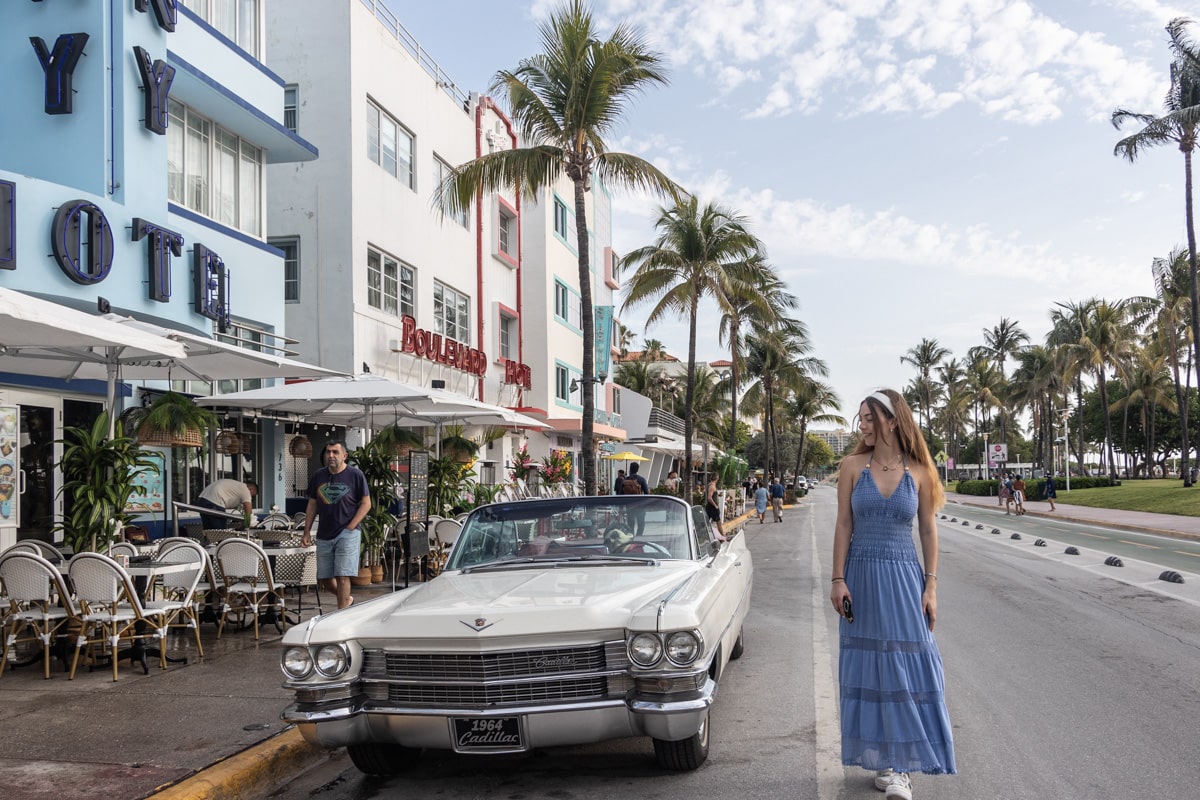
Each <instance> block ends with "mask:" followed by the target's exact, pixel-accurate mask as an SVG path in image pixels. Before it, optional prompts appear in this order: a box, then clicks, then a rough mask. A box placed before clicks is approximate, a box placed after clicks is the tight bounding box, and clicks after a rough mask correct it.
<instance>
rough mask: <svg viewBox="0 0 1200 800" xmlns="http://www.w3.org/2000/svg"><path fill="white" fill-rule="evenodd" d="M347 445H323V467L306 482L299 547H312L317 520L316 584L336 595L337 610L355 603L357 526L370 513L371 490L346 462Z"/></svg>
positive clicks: (358, 537)
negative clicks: (352, 585) (352, 588)
mask: <svg viewBox="0 0 1200 800" xmlns="http://www.w3.org/2000/svg"><path fill="white" fill-rule="evenodd" d="M346 457H347V453H346V443H345V442H330V443H329V444H327V445H326V446H325V466H324V467H322V468H321V469H319V470H317V471H316V472H315V473H313V476H312V478H311V479H309V481H308V506H307V507H306V508H305V509H304V535H303V537H302V538H301V539H300V544H302V545H304V546H305V547H308V546H309V545H310V544H312V539H311V536H310V533H311V531H312V524H313V518H314V517H315V518H316V519H317V581H318V582H319V583H320V584H321V585H322V586H324V587H325V588H326V589H328V590H330V591H332V592H334V594H336V595H337V606H338V608H339V609H342V608H346V607H347V606H349V605H350V604H351V603H353V602H354V598H353V597H351V596H350V578H351V577H352V576H354V575H357V574H358V551H359V542H360V541H361V539H362V530H361V529H360V528H359V526H360V525H361V524H362V521H363V518H364V517H366V516H367V512H368V511H370V510H371V488H370V487H369V486H368V485H367V478H366V476H365V475H363V474H362V471H361V470H359V469H358V467H352V466H350V465H349V464H347V463H346Z"/></svg>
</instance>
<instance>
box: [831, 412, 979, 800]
mask: <svg viewBox="0 0 1200 800" xmlns="http://www.w3.org/2000/svg"><path fill="white" fill-rule="evenodd" d="M858 415H859V423H858V429H859V432H860V433H861V434H862V439H861V441H860V442H859V444H858V447H857V448H856V449H855V451H854V452H853V453H852V454H850V455H848V456H846V457H845V458H843V459H842V466H841V470H840V473H839V477H838V487H837V492H838V506H837V522H836V525H835V527H834V538H833V575H832V588H831V589H830V592H829V600H830V602H831V603H832V604H833V608H834V610H835V611H837V613H838V615H839V616H840V617H841V619H840V620H839V634H840V635H839V641H840V656H839V659H838V681H839V691H840V697H841V723H842V763H843V764H845V765H847V766H859V767H863V768H865V769H868V770H873V771H874V772H875V775H874V780H875V787H876V788H877V789H880V790H882V791H884V792H885V793H886V797H887V798H889V800H912V796H913V791H912V788H913V787H912V780H911V778H910V774H911V773H914V772H924V773H928V774H931V775H940V774H951V775H952V774H954V773H955V772H956V771H957V769H956V767H955V761H954V735H953V729H952V728H951V725H950V716H949V713H948V712H947V710H946V702H945V676H944V673H943V669H942V658H941V654H940V653H939V651H938V646H937V642H936V640H935V639H934V637H933V627H934V623H935V622H936V621H937V612H938V604H937V571H938V534H937V522H936V512H937V510H938V509H939V508H941V507H942V506H943V505H944V504H945V500H946V497H945V493H944V491H943V489H942V483H941V481H940V480H939V478H938V472H937V466H936V465H935V464H934V463H933V459H932V458H931V457H930V455H929V448H928V447H927V446H926V444H925V439H924V438H923V437H922V435H921V431H920V429H919V428H918V427H917V424H916V422H915V421H914V420H913V416H912V410H911V409H910V408H909V406H908V404H907V403H906V402H905V401H904V398H903V396H902V395H901V394H900V393H899V392H896V391H894V390H892V389H882V390H880V391H878V392H873V393H871V394H870V395H869V396H867V398H866V399H864V400H863V401H862V403H861V405H860V406H859V410H858ZM914 519H915V520H916V524H917V532H918V534H919V536H918V538H919V539H920V544H921V557H920V558H918V557H917V551H916V548H915V547H914V546H913V536H912V527H913V521H914ZM922 562H923V563H922Z"/></svg>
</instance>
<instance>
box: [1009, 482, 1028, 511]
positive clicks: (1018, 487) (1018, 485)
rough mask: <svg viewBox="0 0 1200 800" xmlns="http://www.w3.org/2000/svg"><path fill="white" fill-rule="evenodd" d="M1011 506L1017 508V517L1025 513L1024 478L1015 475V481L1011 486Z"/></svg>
mask: <svg viewBox="0 0 1200 800" xmlns="http://www.w3.org/2000/svg"><path fill="white" fill-rule="evenodd" d="M1012 496H1013V504H1014V505H1015V506H1016V507H1017V516H1021V515H1022V514H1024V513H1025V478H1024V476H1023V475H1021V473H1019V472H1018V473H1017V479H1016V480H1014V481H1013V484H1012Z"/></svg>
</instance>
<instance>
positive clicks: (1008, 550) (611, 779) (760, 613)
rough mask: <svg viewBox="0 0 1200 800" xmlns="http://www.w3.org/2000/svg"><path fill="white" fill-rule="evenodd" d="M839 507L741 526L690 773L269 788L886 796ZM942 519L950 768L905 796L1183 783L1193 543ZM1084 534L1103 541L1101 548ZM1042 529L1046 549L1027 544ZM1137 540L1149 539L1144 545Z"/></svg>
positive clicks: (550, 773)
mask: <svg viewBox="0 0 1200 800" xmlns="http://www.w3.org/2000/svg"><path fill="white" fill-rule="evenodd" d="M835 502H836V501H835V493H834V489H833V487H827V486H821V487H818V488H817V489H816V491H814V492H813V493H811V494H810V495H809V497H808V499H807V500H806V501H805V504H804V506H802V507H801V508H798V509H794V510H790V511H789V512H787V514H786V518H785V520H784V522H783V523H782V524H773V523H767V524H766V525H758V524H752V525H749V526H748V527H747V529H746V535H747V536H748V537H749V542H750V546H751V548H752V549H753V551H754V555H755V568H756V577H755V589H754V600H753V608H752V610H751V615H750V617H749V619H748V620H747V630H746V655H745V656H744V657H743V658H742V659H741V660H740V661H737V662H734V663H733V664H732V665H731V669H730V670H729V671H728V672H727V673H726V676H725V678H724V679H723V681H722V685H721V691H720V695H719V697H718V700H717V702H716V704H715V706H714V711H713V717H712V725H713V732H712V736H713V743H712V751H711V755H710V757H709V760H708V762H707V763H706V764H705V765H704V766H703V767H702V768H701V769H700V770H698V771H696V772H694V773H681V774H679V773H664V772H660V771H659V770H658V769H657V768H656V767H655V765H654V759H653V750H652V747H651V745H650V743H649V742H648V741H643V740H636V739H632V740H621V741H618V742H612V743H607V744H603V745H596V746H590V747H583V748H567V749H557V750H549V751H542V752H536V753H531V754H526V755H521V756H500V757H492V758H486V757H477V758H468V757H462V756H456V755H454V754H448V753H430V754H428V755H427V756H426V757H425V758H424V759H423V761H422V763H421V764H420V765H419V766H418V767H417V768H415V769H413V770H412V771H411V772H410V773H409V774H407V775H404V776H402V777H396V778H391V779H387V780H382V779H377V778H366V777H364V776H362V775H360V774H359V773H358V772H357V771H356V770H355V769H354V768H353V766H352V765H351V764H350V763H349V761H348V759H346V758H345V757H344V755H342V754H337V755H335V757H334V758H333V759H332V760H331V761H330V762H328V763H327V764H325V765H323V766H322V767H319V768H317V769H315V770H313V771H310V772H309V773H306V774H305V775H303V776H300V777H298V778H297V779H296V780H294V781H293V782H292V783H291V784H290V785H289V786H287V787H285V788H284V789H282V790H280V791H278V792H276V793H275V794H273V795H272V797H278V798H291V799H298V798H321V799H322V800H343V799H346V800H348V799H350V798H356V799H359V800H363V799H365V798H377V797H392V796H397V797H399V796H424V797H438V798H446V799H447V800H450V799H452V798H476V797H489V798H506V799H507V800H525V799H526V798H544V797H550V798H559V799H560V800H592V798H596V799H597V800H599V798H610V797H613V796H625V797H634V798H656V799H658V798H662V800H670V799H672V798H687V799H688V800H694V798H696V797H753V798H756V799H758V798H789V799H791V798H801V799H804V800H807V799H809V798H811V799H812V800H835V798H836V799H837V800H846V799H849V798H863V799H864V800H865V799H866V798H879V797H881V796H882V795H881V794H880V793H878V792H876V791H875V790H874V789H873V788H872V787H873V784H872V782H871V780H870V775H868V773H866V772H864V771H863V770H859V769H855V768H845V769H843V768H842V766H841V764H840V760H839V758H838V755H839V746H840V742H839V733H838V720H837V688H836V684H835V676H836V659H837V627H836V624H835V621H836V618H835V616H834V614H833V611H832V609H831V608H830V606H829V602H828V599H827V592H828V573H829V554H830V550H831V546H832V544H831V542H832V530H833V519H834V511H835ZM946 513H947V517H948V518H947V519H946V520H940V522H939V526H940V531H941V539H942V556H941V565H940V567H939V570H938V571H939V573H940V579H939V583H940V588H939V619H938V628H937V635H938V641H939V645H940V647H941V650H942V656H943V660H944V662H945V666H946V684H947V697H948V704H949V708H950V715H951V719H952V721H953V723H954V730H955V737H956V750H957V758H958V767H959V774H958V775H956V776H938V777H932V776H924V775H918V776H915V778H914V796H915V797H917V798H922V799H923V798H936V799H938V800H950V798H955V800H962V799H963V798H993V797H1001V798H1005V800H1022V799H1024V798H1028V799H1029V800H1046V798H1056V799H1059V800H1072V799H1073V798H1079V800H1095V798H1097V797H1114V798H1130V799H1131V800H1132V799H1133V798H1183V797H1190V796H1193V795H1194V794H1195V791H1196V780H1195V774H1196V754H1197V753H1200V726H1198V724H1197V723H1198V720H1200V608H1198V606H1200V594H1198V592H1200V575H1197V574H1194V573H1187V574H1185V578H1186V580H1187V583H1185V584H1184V585H1183V586H1177V585H1174V584H1165V583H1163V582H1161V581H1157V580H1156V575H1157V572H1158V571H1159V570H1160V569H1161V566H1162V565H1160V564H1158V563H1154V560H1155V559H1161V560H1163V564H1165V565H1169V566H1172V568H1179V569H1182V567H1175V566H1173V564H1174V562H1173V561H1170V560H1171V559H1175V558H1180V559H1192V560H1194V561H1196V562H1200V557H1196V558H1194V559H1193V558H1192V556H1188V555H1180V554H1179V553H1178V552H1176V551H1181V552H1185V553H1186V552H1191V551H1192V549H1193V548H1194V545H1193V544H1192V543H1179V542H1176V541H1174V540H1160V539H1158V537H1152V538H1150V539H1148V540H1146V541H1142V539H1141V537H1140V536H1138V535H1134V534H1130V533H1128V532H1123V531H1118V532H1109V531H1103V532H1101V533H1097V532H1096V529H1093V528H1081V529H1080V530H1076V529H1075V528H1077V527H1080V526H1070V525H1067V524H1064V523H1061V522H1056V521H1055V522H1048V521H1043V520H1035V519H1034V518H1031V517H1023V518H1020V519H1018V518H1015V517H1007V518H1006V517H1005V516H1004V514H1003V513H1000V515H999V519H998V520H996V519H994V517H990V516H988V514H986V513H984V512H981V511H980V510H978V509H965V510H964V509H959V508H957V507H951V508H948V509H947V512H946ZM950 517H956V518H957V521H956V522H954V523H951V522H949V518H950ZM976 518H978V519H976ZM964 519H965V520H967V521H968V522H969V524H968V525H965V526H964V525H962V524H961V523H962V521H963V520H964ZM996 523H999V525H997V524H996ZM977 524H984V526H985V527H984V528H983V529H982V530H977V529H976V528H975V525H977ZM993 527H1001V529H1002V533H1001V534H992V533H991V532H990V531H991V530H992V528H993ZM1013 532H1017V533H1021V534H1022V538H1021V539H1020V540H1014V539H1011V538H1010V536H1011V534H1012V533H1013ZM1087 534H1091V535H1090V536H1089V535H1087ZM1092 536H1103V537H1106V538H1105V539H1104V541H1102V542H1099V544H1100V546H1099V547H1098V546H1097V544H1098V540H1096V539H1094V538H1091V537H1092ZM1052 537H1054V538H1052ZM1068 537H1078V538H1079V540H1080V544H1079V545H1077V546H1079V547H1080V549H1081V555H1080V556H1067V555H1065V554H1064V553H1063V552H1062V551H1063V549H1064V548H1065V546H1066V545H1067V544H1069V543H1073V542H1074V540H1073V539H1071V540H1069V539H1068ZM1037 538H1044V539H1045V540H1046V541H1047V546H1046V547H1041V548H1036V547H1034V545H1033V541H1034V540H1036V539H1037ZM1122 540H1124V541H1125V542H1136V544H1129V545H1124V546H1128V547H1130V548H1131V552H1132V553H1133V554H1134V555H1133V556H1129V557H1128V558H1127V559H1126V562H1125V563H1126V566H1125V567H1122V568H1115V567H1108V566H1104V565H1103V557H1104V556H1105V555H1106V553H1108V551H1109V549H1110V547H1116V546H1119V545H1122ZM1147 543H1149V544H1152V545H1153V546H1154V547H1153V549H1151V548H1146V547H1142V546H1138V545H1144V544H1147ZM1134 556H1136V557H1138V558H1139V559H1141V560H1139V561H1134V560H1133V557H1134ZM1168 561H1170V564H1167V562H1168ZM1186 563H1190V562H1185V564H1186ZM1193 569H1196V567H1195V566H1193ZM1197 571H1198V572H1200V570H1197ZM1118 578H1119V579H1118Z"/></svg>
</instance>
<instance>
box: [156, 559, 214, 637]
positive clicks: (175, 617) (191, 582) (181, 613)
mask: <svg viewBox="0 0 1200 800" xmlns="http://www.w3.org/2000/svg"><path fill="white" fill-rule="evenodd" d="M158 560H159V561H162V562H165V563H167V564H195V565H196V568H195V569H193V570H185V571H183V572H169V573H166V574H164V575H163V576H162V583H161V584H160V590H161V593H162V595H163V598H162V599H161V600H148V601H146V602H145V606H146V608H147V609H151V610H156V611H162V612H164V613H165V614H166V617H167V618H166V628H167V629H168V630H170V628H171V627H173V626H174V627H184V628H190V629H191V630H192V632H193V633H194V634H195V637H196V650H197V652H199V654H200V657H201V658H204V645H202V644H201V643H200V614H199V609H198V606H199V605H200V604H199V603H198V602H197V601H196V587H197V586H199V585H200V579H201V578H202V577H205V575H206V573H208V572H209V571H210V568H209V566H208V553H207V552H205V550H204V548H203V547H201V546H200V545H199V544H197V543H196V542H193V541H191V540H189V539H184V540H183V541H182V542H181V543H179V544H176V545H173V546H172V547H171V548H170V549H169V550H167V551H166V552H162V551H161V550H160V551H159V554H158Z"/></svg>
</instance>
